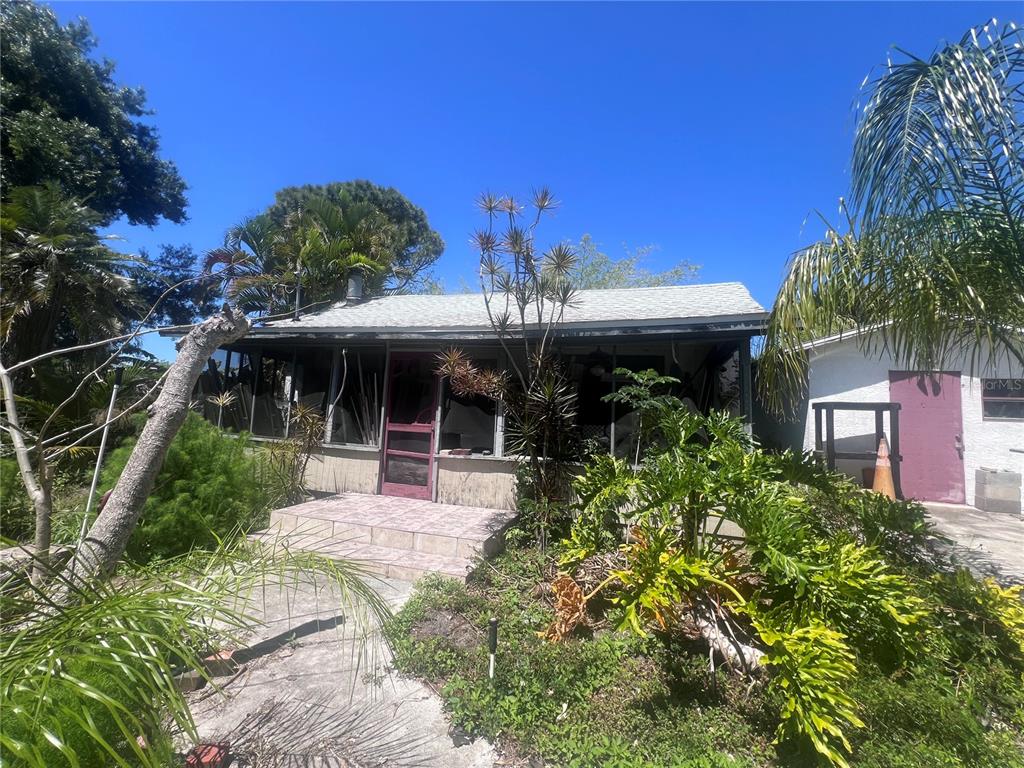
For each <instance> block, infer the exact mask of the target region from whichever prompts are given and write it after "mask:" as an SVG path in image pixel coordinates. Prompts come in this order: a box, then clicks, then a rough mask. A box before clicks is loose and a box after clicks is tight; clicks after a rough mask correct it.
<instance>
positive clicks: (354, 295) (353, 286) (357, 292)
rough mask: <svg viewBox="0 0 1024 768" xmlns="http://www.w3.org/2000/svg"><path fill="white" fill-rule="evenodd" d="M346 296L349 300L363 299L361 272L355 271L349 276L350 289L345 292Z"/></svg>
mask: <svg viewBox="0 0 1024 768" xmlns="http://www.w3.org/2000/svg"><path fill="white" fill-rule="evenodd" d="M345 298H346V299H348V300H349V301H362V300H363V276H362V275H361V274H360V273H358V272H353V273H352V274H350V275H349V276H348V290H347V291H346V292H345Z"/></svg>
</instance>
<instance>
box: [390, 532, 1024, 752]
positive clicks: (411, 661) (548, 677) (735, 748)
mask: <svg viewBox="0 0 1024 768" xmlns="http://www.w3.org/2000/svg"><path fill="white" fill-rule="evenodd" d="M554 561H555V555H554V554H550V553H549V554H548V555H545V554H542V553H541V552H539V551H538V550H536V549H521V550H514V551H511V552H508V553H506V554H505V555H502V556H501V557H499V558H498V559H496V560H495V561H493V562H491V563H485V564H483V565H482V566H481V569H480V570H479V571H478V573H477V575H476V576H475V577H474V578H473V579H472V580H471V581H470V583H469V584H468V585H462V584H459V583H457V582H454V581H451V580H447V579H443V578H440V577H428V578H426V579H424V580H423V581H421V582H420V583H419V584H418V585H417V588H416V592H415V594H414V596H413V597H412V598H411V599H410V601H409V602H408V603H407V604H406V606H405V607H404V608H403V609H402V611H401V612H399V614H398V615H397V616H396V617H395V619H394V620H393V621H392V622H391V624H390V626H389V628H388V632H389V635H390V637H391V639H392V642H393V643H394V646H395V664H396V666H397V667H398V669H400V670H401V671H403V672H404V673H406V674H409V675H413V676H416V677H420V678H423V679H425V680H427V681H429V682H430V683H431V684H432V685H433V686H434V687H435V688H436V689H437V690H438V691H439V692H440V694H441V696H442V698H443V699H444V702H445V705H446V708H447V711H448V713H449V715H450V717H451V720H452V723H453V725H454V726H456V727H458V728H461V729H463V730H464V731H466V732H467V733H469V734H471V735H474V736H483V737H486V738H488V739H491V740H492V741H494V742H495V743H496V744H497V745H498V747H499V749H500V750H501V751H502V752H503V753H504V754H506V755H507V756H509V757H511V758H513V759H516V758H519V759H521V760H523V761H526V760H528V759H529V758H531V757H532V758H537V757H539V758H542V759H543V761H544V762H543V764H544V765H547V766H564V767H566V768H575V767H577V766H578V767H579V768H583V767H584V766H588V767H589V766H596V765H600V766H609V767H610V768H634V767H636V768H639V767H640V766H665V767H666V768H762V767H763V768H767V767H768V766H779V767H780V768H803V766H808V765H812V764H813V762H812V761H811V759H810V758H808V756H807V755H806V754H801V755H797V754H786V753H784V752H781V751H779V749H778V748H777V747H776V746H774V745H773V743H772V742H773V738H774V733H775V729H776V727H777V726H778V712H779V702H778V701H774V700H772V697H771V695H770V694H769V693H768V692H767V691H766V689H765V686H764V685H763V683H761V682H758V683H755V684H753V685H751V684H750V683H749V682H747V681H744V680H741V679H740V678H738V677H736V676H734V675H731V674H729V673H727V672H724V671H721V670H720V671H718V672H717V673H716V674H715V675H711V674H710V673H709V671H708V659H707V651H706V647H705V646H702V645H701V644H700V643H699V642H698V641H696V640H693V639H689V638H686V637H682V636H665V635H662V636H652V637H650V638H648V639H643V638H639V637H637V636H635V635H633V634H626V633H622V632H617V631H615V630H613V629H612V628H611V627H609V626H602V625H598V626H596V627H594V628H592V629H590V630H587V631H586V632H584V633H582V634H580V633H577V634H578V636H574V637H572V638H570V639H568V640H566V641H564V642H562V643H550V642H548V641H546V640H545V639H543V638H542V637H541V636H540V633H542V631H543V630H544V628H545V627H546V626H547V625H548V623H549V622H550V621H551V619H552V617H553V612H552V610H551V607H550V604H549V599H550V598H549V595H548V593H547V591H546V590H545V589H544V587H543V585H544V584H545V583H546V582H547V581H549V580H550V577H551V576H552V575H553V573H554ZM491 616H496V617H498V619H499V622H500V623H499V646H498V655H497V670H496V675H495V679H494V680H493V681H491V680H489V679H488V678H487V661H488V656H487V648H486V627H487V621H488V619H489V618H490V617H491ZM863 668H864V669H865V670H866V671H865V674H863V675H861V676H860V677H859V678H858V680H857V682H856V688H857V691H856V696H855V698H856V699H857V700H858V701H860V702H862V707H861V711H860V715H861V717H862V718H863V719H864V720H865V723H866V726H865V728H863V729H860V730H858V731H857V732H856V734H854V735H855V738H854V746H855V749H854V755H853V758H852V759H851V761H850V764H851V766H852V767H853V768H941V767H943V766H950V767H952V766H956V767H957V768H1010V767H1012V766H1024V757H1022V754H1024V753H1022V748H1021V745H1022V737H1021V733H1022V728H1024V685H1022V684H1024V680H1022V679H1021V675H1020V674H1019V673H1017V672H1014V671H1012V670H1010V669H1009V668H1007V667H1005V666H1002V665H1000V664H997V663H993V662H991V661H990V660H989V661H985V662H982V661H981V660H979V661H978V663H977V664H975V665H974V666H969V667H968V669H969V671H970V673H969V675H967V676H963V675H962V676H961V677H960V678H958V679H957V680H951V679H949V677H948V675H946V674H945V672H944V670H941V669H932V668H929V667H927V666H923V667H922V666H921V665H918V666H917V667H915V671H914V674H913V675H910V674H909V673H907V672H902V673H890V674H886V673H884V672H883V671H882V670H881V669H879V668H878V667H877V666H874V665H872V664H871V663H869V662H865V664H864V667H863ZM968 678H969V679H968ZM524 764H525V762H524Z"/></svg>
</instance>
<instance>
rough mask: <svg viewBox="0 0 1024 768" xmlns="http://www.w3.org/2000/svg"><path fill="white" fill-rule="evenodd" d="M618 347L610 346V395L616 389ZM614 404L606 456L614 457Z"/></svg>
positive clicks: (613, 402) (614, 404)
mask: <svg viewBox="0 0 1024 768" xmlns="http://www.w3.org/2000/svg"><path fill="white" fill-rule="evenodd" d="M618 349H619V348H618V345H616V344H612V394H615V392H616V390H617V389H618V387H616V386H615V369H616V368H618V367H619V360H618ZM615 406H616V403H615V401H614V400H612V410H611V419H612V423H611V424H609V425H608V455H609V456H615V416H616V409H615Z"/></svg>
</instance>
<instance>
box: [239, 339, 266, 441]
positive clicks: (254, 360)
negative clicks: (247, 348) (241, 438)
mask: <svg viewBox="0 0 1024 768" xmlns="http://www.w3.org/2000/svg"><path fill="white" fill-rule="evenodd" d="M249 365H250V366H252V398H251V399H250V401H249V434H251V435H253V434H256V433H255V432H254V431H253V430H254V429H255V428H256V389H257V387H259V385H260V379H261V378H263V347H258V348H257V349H256V354H255V356H254V355H253V354H251V353H250V355H249ZM239 379H241V370H239Z"/></svg>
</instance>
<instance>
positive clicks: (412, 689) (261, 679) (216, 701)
mask: <svg viewBox="0 0 1024 768" xmlns="http://www.w3.org/2000/svg"><path fill="white" fill-rule="evenodd" d="M375 586H377V587H378V588H379V589H378V591H379V592H380V593H381V594H382V596H384V597H385V599H386V600H387V601H388V603H389V605H390V606H391V608H392V610H397V609H398V608H399V607H401V605H403V604H404V603H405V601H406V600H408V598H409V595H410V593H411V590H412V586H411V584H409V583H403V582H397V581H380V582H375ZM257 605H258V607H259V612H261V613H262V615H263V618H264V620H265V622H266V626H264V627H262V628H261V629H260V630H259V631H258V632H257V633H256V635H255V636H254V637H253V638H251V639H250V640H249V646H248V647H249V649H250V651H249V655H250V656H251V659H250V660H248V661H247V662H246V663H245V664H244V666H243V667H242V669H241V670H240V671H239V672H238V673H237V674H236V675H234V676H233V677H224V678H218V680H217V682H218V683H219V684H220V688H221V690H220V691H219V692H218V691H217V690H215V689H211V688H210V687H209V686H207V688H205V689H201V690H199V691H195V692H193V693H191V694H189V697H188V698H189V704H190V706H191V708H192V713H193V716H194V717H195V721H196V725H197V727H198V730H199V734H200V737H201V738H202V740H203V741H206V742H211V741H212V742H222V741H227V742H229V743H230V748H231V753H232V754H233V755H235V756H236V761H235V762H234V763H232V765H241V766H254V767H255V766H270V765H273V766H280V767H281V768H286V767H290V766H296V767H298V766H302V767H303V768H306V767H307V766H308V767H309V768H314V767H316V768H328V767H331V768H334V767H337V768H362V767H363V766H389V767H390V766H395V767H396V768H406V767H409V768H411V767H412V766H431V767H434V766H436V767H437V768H490V767H491V766H493V765H494V761H495V753H494V750H493V748H492V747H491V745H490V744H488V743H487V742H486V741H483V740H477V741H476V742H474V743H472V744H469V745H466V746H462V747H455V746H454V744H453V743H452V740H451V738H450V736H449V734H448V723H447V721H446V719H445V716H444V713H443V711H442V706H441V701H440V699H439V698H438V696H437V695H435V694H434V693H433V692H432V691H431V690H430V689H428V688H427V687H426V686H424V685H423V684H421V683H419V682H417V681H414V680H407V679H402V678H399V677H397V676H396V675H395V674H390V673H389V671H388V669H387V664H388V662H389V656H388V653H387V650H386V649H385V648H384V646H383V643H382V642H381V637H380V634H379V631H375V632H374V634H373V635H372V636H371V637H369V638H361V637H360V636H359V632H358V631H357V629H356V626H355V622H353V620H352V614H350V613H346V612H344V611H343V610H342V609H341V606H342V601H341V600H340V598H339V595H338V593H337V592H336V589H335V588H334V587H333V586H330V585H328V584H327V583H326V582H325V581H320V582H318V583H317V584H315V585H314V584H305V585H300V586H296V585H294V584H290V585H288V586H282V587H273V588H268V589H267V590H266V593H265V596H261V598H260V599H259V600H258V601H257Z"/></svg>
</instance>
